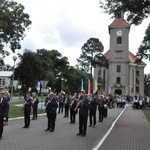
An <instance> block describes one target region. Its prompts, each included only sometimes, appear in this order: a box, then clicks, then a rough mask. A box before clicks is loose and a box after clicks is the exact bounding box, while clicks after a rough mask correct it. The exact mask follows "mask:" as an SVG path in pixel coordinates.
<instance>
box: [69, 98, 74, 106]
mask: <svg viewBox="0 0 150 150" xmlns="http://www.w3.org/2000/svg"><path fill="white" fill-rule="evenodd" d="M74 101H75V99H74V98H73V99H72V100H71V104H70V107H72V105H73V104H74Z"/></svg>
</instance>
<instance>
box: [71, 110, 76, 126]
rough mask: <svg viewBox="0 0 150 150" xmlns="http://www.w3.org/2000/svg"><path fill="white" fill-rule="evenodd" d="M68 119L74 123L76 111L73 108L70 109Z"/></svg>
mask: <svg viewBox="0 0 150 150" xmlns="http://www.w3.org/2000/svg"><path fill="white" fill-rule="evenodd" d="M70 121H71V122H72V123H75V121H76V112H75V111H74V110H70Z"/></svg>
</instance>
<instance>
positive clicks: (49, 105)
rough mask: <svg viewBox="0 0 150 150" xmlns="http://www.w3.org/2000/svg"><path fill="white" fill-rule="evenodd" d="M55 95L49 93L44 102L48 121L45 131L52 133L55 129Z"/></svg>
mask: <svg viewBox="0 0 150 150" xmlns="http://www.w3.org/2000/svg"><path fill="white" fill-rule="evenodd" d="M54 95H55V94H54V93H53V92H51V93H50V94H49V96H48V97H47V98H46V100H45V106H46V113H47V119H48V126H47V129H46V130H45V131H50V132H53V131H54V129H55V120H56V111H57V107H58V104H57V98H56V97H55V96H54Z"/></svg>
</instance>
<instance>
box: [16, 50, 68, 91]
mask: <svg viewBox="0 0 150 150" xmlns="http://www.w3.org/2000/svg"><path fill="white" fill-rule="evenodd" d="M19 58H20V62H19V63H18V66H17V68H16V69H15V79H17V80H18V81H19V83H20V84H21V85H22V88H23V89H24V90H23V93H25V92H26V91H28V89H29V87H31V88H33V89H35V88H36V84H37V82H38V81H43V80H45V81H49V83H48V84H49V86H50V87H52V89H54V88H55V81H56V78H57V77H58V75H62V74H65V73H64V71H65V70H67V69H66V68H67V67H66V66H67V65H68V64H69V62H68V60H67V58H66V57H62V55H61V54H60V53H59V52H58V51H57V50H51V51H50V50H46V49H38V50H37V52H31V51H30V50H25V52H24V53H23V54H22V55H21V54H19ZM57 65H59V66H57ZM62 68H63V69H62ZM56 69H58V70H57V71H56ZM60 77H61V76H60Z"/></svg>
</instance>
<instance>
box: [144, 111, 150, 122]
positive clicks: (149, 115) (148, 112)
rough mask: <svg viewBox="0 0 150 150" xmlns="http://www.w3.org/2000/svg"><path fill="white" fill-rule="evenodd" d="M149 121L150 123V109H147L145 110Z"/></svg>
mask: <svg viewBox="0 0 150 150" xmlns="http://www.w3.org/2000/svg"><path fill="white" fill-rule="evenodd" d="M143 112H144V114H145V116H146V118H147V120H148V121H149V122H150V109H149V108H146V109H144V110H143Z"/></svg>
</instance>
